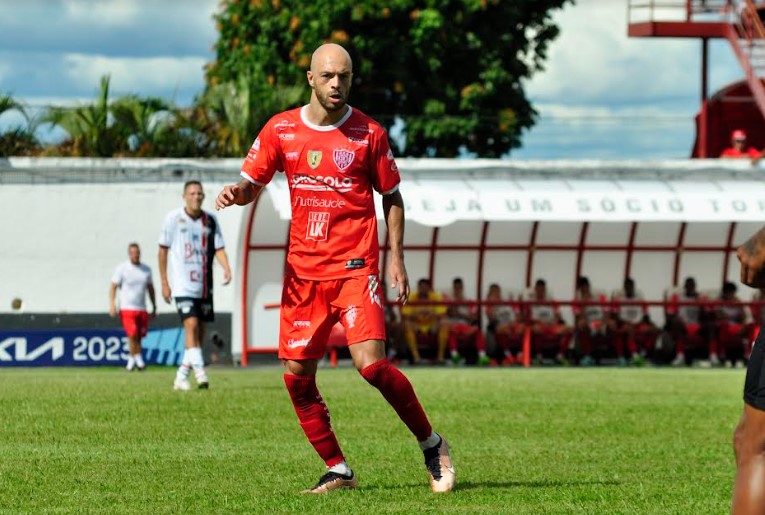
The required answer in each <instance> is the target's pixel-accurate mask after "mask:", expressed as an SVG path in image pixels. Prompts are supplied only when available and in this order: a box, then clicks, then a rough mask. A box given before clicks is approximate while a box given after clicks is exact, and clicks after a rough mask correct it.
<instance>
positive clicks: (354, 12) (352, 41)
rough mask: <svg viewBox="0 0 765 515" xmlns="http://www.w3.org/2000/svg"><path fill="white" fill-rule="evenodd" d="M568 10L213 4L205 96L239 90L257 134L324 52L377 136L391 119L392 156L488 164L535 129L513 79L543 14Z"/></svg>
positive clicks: (467, 3) (466, 2)
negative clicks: (336, 48) (330, 46)
mask: <svg viewBox="0 0 765 515" xmlns="http://www.w3.org/2000/svg"><path fill="white" fill-rule="evenodd" d="M573 2H574V0H513V1H512V2H511V1H502V0H388V1H384V2H383V1H379V0H362V1H358V0H356V1H350V0H333V1H326V0H314V1H313V2H310V3H309V2H298V1H294V0H292V1H290V0H222V1H221V3H220V6H219V10H218V14H217V15H216V20H217V23H218V30H219V33H220V38H219V40H218V42H217V44H216V60H215V61H214V62H212V63H209V64H208V67H207V72H206V78H207V84H208V90H214V89H216V88H217V87H219V86H220V85H221V84H228V86H226V87H228V88H231V87H232V86H231V84H240V85H241V84H242V80H244V82H245V83H246V84H247V89H248V95H249V97H248V98H249V99H250V101H249V104H250V105H252V106H259V109H256V111H257V112H255V113H254V114H253V115H252V116H251V119H250V120H249V123H248V126H249V127H250V128H252V127H259V126H260V125H262V124H263V123H264V122H265V121H266V120H267V119H268V117H269V116H270V115H271V114H273V113H274V112H276V111H278V110H281V109H286V108H289V107H293V106H295V105H299V104H300V103H302V102H305V101H307V98H308V88H307V84H306V79H305V71H306V69H307V68H308V65H309V63H310V58H311V52H312V51H313V50H314V49H315V48H316V47H317V46H318V45H319V44H321V43H324V42H335V43H339V44H341V45H343V46H345V47H346V48H347V49H348V51H349V52H350V53H351V56H352V57H353V61H354V81H353V90H352V92H351V104H353V105H356V106H358V107H359V108H360V109H361V110H362V111H364V112H366V113H367V114H369V115H371V116H373V117H374V118H376V119H377V120H378V121H380V122H381V123H383V124H384V125H385V126H386V127H387V128H390V127H392V126H393V125H394V124H395V123H396V122H397V120H400V122H401V127H402V129H403V130H402V134H401V137H399V138H393V140H392V143H393V144H394V145H397V146H398V147H399V149H398V150H399V154H400V155H408V156H416V157H420V156H439V157H453V156H456V155H458V154H459V153H460V152H464V151H467V152H471V153H474V154H476V155H477V156H479V157H499V156H501V155H504V154H506V153H508V152H509V151H511V150H512V149H513V148H516V147H518V146H520V144H521V133H522V131H523V130H524V129H528V128H529V127H531V126H532V125H533V124H534V121H535V117H536V112H535V111H534V108H533V106H532V105H531V103H530V102H529V101H528V99H527V98H526V94H525V91H524V87H523V80H524V79H528V78H529V77H531V76H532V75H533V74H534V73H536V72H538V71H540V70H542V69H543V68H544V61H545V59H546V56H547V48H548V45H549V43H550V42H551V41H552V40H553V39H555V37H556V36H557V35H558V28H557V26H556V25H555V24H554V23H553V21H552V18H551V14H552V12H553V11H554V10H555V9H559V8H561V7H563V6H564V5H565V4H566V3H573ZM285 90H286V91H289V93H290V94H285ZM296 93H297V94H296ZM269 110H270V112H266V111H269ZM252 130H257V129H252ZM251 137H254V135H251ZM250 139H251V138H250Z"/></svg>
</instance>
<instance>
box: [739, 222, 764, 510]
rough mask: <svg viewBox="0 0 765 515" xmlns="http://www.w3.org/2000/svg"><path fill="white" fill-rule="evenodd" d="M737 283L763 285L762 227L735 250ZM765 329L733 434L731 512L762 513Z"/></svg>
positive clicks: (756, 346) (754, 350) (751, 360)
mask: <svg viewBox="0 0 765 515" xmlns="http://www.w3.org/2000/svg"><path fill="white" fill-rule="evenodd" d="M736 254H737V255H738V259H739V261H740V262H741V282H742V283H744V284H746V285H749V286H752V287H754V288H763V287H765V227H763V228H762V229H760V230H759V232H757V233H756V234H755V235H754V236H752V237H751V238H750V239H749V240H747V242H746V243H744V244H743V245H742V246H741V247H739V248H738V250H737V251H736ZM763 345H765V331H760V334H759V335H758V337H757V341H756V342H755V343H754V347H753V348H752V353H751V356H750V358H749V366H748V368H747V371H746V381H745V382H744V413H743V414H742V415H741V420H740V421H739V423H738V427H736V432H735V433H734V436H733V447H734V450H735V453H736V480H735V484H734V486H733V514H734V515H748V514H755V513H756V514H762V513H765V349H763Z"/></svg>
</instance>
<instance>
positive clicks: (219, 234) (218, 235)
mask: <svg viewBox="0 0 765 515" xmlns="http://www.w3.org/2000/svg"><path fill="white" fill-rule="evenodd" d="M214 243H215V250H220V249H222V248H223V247H225V246H226V244H225V243H224V241H223V231H221V230H220V222H219V221H218V219H217V218H215V242H214Z"/></svg>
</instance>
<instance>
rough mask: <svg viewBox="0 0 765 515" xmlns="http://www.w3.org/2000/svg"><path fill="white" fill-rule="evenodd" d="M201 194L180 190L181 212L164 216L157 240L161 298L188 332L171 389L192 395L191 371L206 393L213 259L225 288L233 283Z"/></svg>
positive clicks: (193, 184) (197, 187)
mask: <svg viewBox="0 0 765 515" xmlns="http://www.w3.org/2000/svg"><path fill="white" fill-rule="evenodd" d="M204 198H205V194H204V192H203V191H202V184H201V183H200V182H199V181H188V182H187V183H186V184H185V185H184V187H183V200H184V203H185V206H184V207H181V208H178V209H174V210H173V211H171V212H170V213H169V214H168V215H167V216H166V217H165V223H164V224H163V226H162V234H160V236H159V273H160V276H161V277H162V297H163V298H164V299H165V302H167V303H168V304H169V303H170V299H171V296H172V298H175V306H176V308H177V309H178V314H179V315H180V317H181V321H182V322H183V328H184V329H185V331H186V351H185V352H184V354H183V360H182V361H181V365H180V367H178V373H177V374H176V377H175V383H174V384H173V388H174V389H175V390H190V389H191V385H190V384H189V371H190V370H192V369H193V370H194V377H195V378H196V380H197V385H198V386H199V388H209V386H210V383H209V380H208V378H207V373H206V372H205V366H204V359H203V358H202V344H203V343H204V337H205V323H206V322H212V321H214V320H215V312H214V311H213V276H212V265H213V260H214V258H218V262H219V263H220V264H221V266H222V267H223V284H228V283H229V282H230V281H231V269H230V267H229V264H228V256H227V255H226V251H225V250H224V248H223V234H222V233H221V230H220V225H218V219H217V218H216V217H215V215H214V214H212V213H208V212H207V211H204V210H202V201H203V200H204ZM168 254H169V256H170V263H171V268H172V271H173V275H172V278H173V279H172V289H171V282H168V275H167V263H168Z"/></svg>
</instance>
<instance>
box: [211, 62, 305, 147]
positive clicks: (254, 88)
mask: <svg viewBox="0 0 765 515" xmlns="http://www.w3.org/2000/svg"><path fill="white" fill-rule="evenodd" d="M304 90H305V88H304V87H303V86H287V87H278V86H269V85H267V82H264V81H262V80H256V79H255V78H253V77H250V76H246V75H240V76H239V77H237V78H236V79H235V80H232V81H230V82H225V83H222V84H218V85H214V86H210V87H209V88H208V89H207V91H206V92H205V93H204V95H203V96H202V98H201V99H200V104H201V105H202V106H203V107H204V108H205V110H206V111H207V118H208V120H209V122H210V125H209V127H208V130H210V131H212V134H209V136H210V137H211V139H213V140H214V144H215V151H216V153H217V154H218V155H227V156H237V157H238V156H241V155H242V154H243V153H246V152H247V149H248V148H249V146H250V144H251V143H252V140H254V139H255V136H256V135H257V134H258V131H259V130H260V128H261V127H262V126H263V124H265V122H266V121H267V120H268V119H269V118H270V117H271V116H273V115H274V114H275V113H278V112H280V111H283V110H284V109H287V108H289V107H294V106H297V105H299V104H300V102H301V100H302V99H303V95H304V93H305V91H304Z"/></svg>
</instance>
